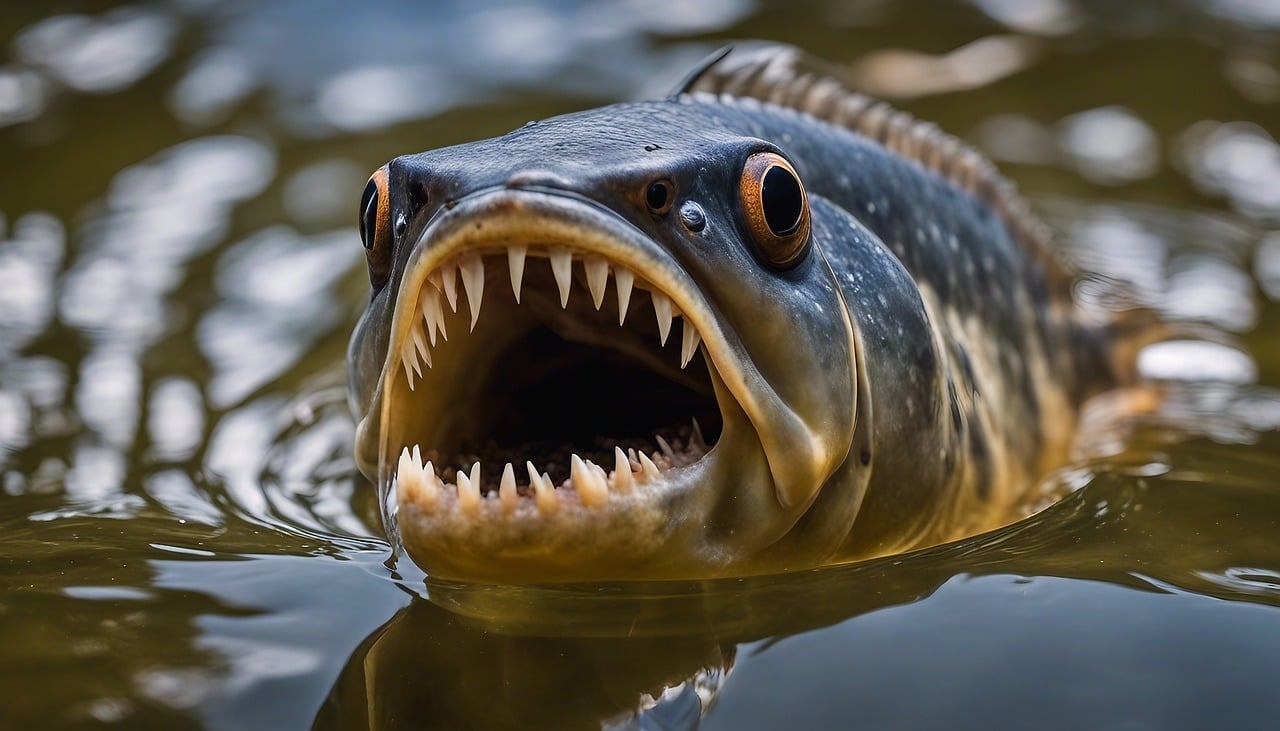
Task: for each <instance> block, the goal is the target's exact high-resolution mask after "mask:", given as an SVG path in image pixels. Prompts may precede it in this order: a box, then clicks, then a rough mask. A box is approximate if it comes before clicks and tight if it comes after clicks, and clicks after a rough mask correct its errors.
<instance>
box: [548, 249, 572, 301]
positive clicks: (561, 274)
mask: <svg viewBox="0 0 1280 731" xmlns="http://www.w3.org/2000/svg"><path fill="white" fill-rule="evenodd" d="M550 256H551V272H552V273H553V274H555V276H556V286H557V287H559V288H560V306H561V307H568V306H569V289H570V288H571V287H572V286H573V284H572V282H573V278H572V274H573V254H572V253H570V252H569V250H568V249H565V248H563V247H560V246H553V247H551V251H550Z"/></svg>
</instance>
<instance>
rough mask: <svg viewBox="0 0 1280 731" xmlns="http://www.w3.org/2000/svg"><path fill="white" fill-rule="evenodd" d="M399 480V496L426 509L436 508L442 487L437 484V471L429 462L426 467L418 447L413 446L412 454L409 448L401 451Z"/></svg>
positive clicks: (397, 472) (398, 471)
mask: <svg viewBox="0 0 1280 731" xmlns="http://www.w3.org/2000/svg"><path fill="white" fill-rule="evenodd" d="M396 474H397V477H398V480H399V486H398V489H399V498H400V499H401V500H404V501H406V502H410V503H413V504H415V505H419V506H421V507H423V508H426V509H428V510H429V509H431V508H434V507H435V505H436V503H437V502H439V499H440V489H439V487H438V486H437V485H436V473H435V470H434V469H433V468H432V467H431V463H430V462H428V463H427V464H426V467H425V468H424V467H423V465H422V460H421V455H420V454H419V452H418V447H416V446H415V447H414V448H413V455H412V456H410V454H409V448H408V447H405V448H404V451H402V452H401V453H400V466H399V469H398V470H397V471H396Z"/></svg>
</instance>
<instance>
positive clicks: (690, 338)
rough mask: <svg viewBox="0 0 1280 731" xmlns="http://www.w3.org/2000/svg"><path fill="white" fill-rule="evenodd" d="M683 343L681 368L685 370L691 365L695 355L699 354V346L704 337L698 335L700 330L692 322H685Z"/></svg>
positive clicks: (681, 346)
mask: <svg viewBox="0 0 1280 731" xmlns="http://www.w3.org/2000/svg"><path fill="white" fill-rule="evenodd" d="M682 337H683V342H681V343H680V367H681V368H684V367H685V366H687V365H689V361H691V360H693V355H694V353H697V352H698V344H699V343H701V342H702V336H701V335H699V334H698V329H697V328H695V327H694V326H693V323H692V322H689V321H688V320H685V321H684V334H683V336H682Z"/></svg>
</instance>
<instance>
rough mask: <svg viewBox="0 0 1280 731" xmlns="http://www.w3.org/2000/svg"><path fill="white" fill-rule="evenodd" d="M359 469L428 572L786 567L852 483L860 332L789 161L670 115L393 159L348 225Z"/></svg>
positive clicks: (557, 575)
mask: <svg viewBox="0 0 1280 731" xmlns="http://www.w3.org/2000/svg"><path fill="white" fill-rule="evenodd" d="M360 221H361V232H362V239H363V241H364V243H365V248H366V251H367V254H368V258H369V272H370V280H371V283H372V295H371V298H370V301H369V303H368V306H367V309H366V311H365V312H364V315H363V317H362V318H361V320H360V322H359V325H358V326H357V328H356V330H355V332H354V335H353V337H352V339H351V343H350V348H349V353H348V360H349V386H350V388H349V392H350V400H351V405H352V409H353V411H354V412H355V414H356V416H357V419H358V422H359V423H358V428H357V438H356V455H357V463H358V464H359V467H360V469H361V471H362V472H364V473H365V474H366V475H368V476H369V477H370V478H371V479H373V480H374V481H375V482H377V484H378V485H379V489H380V490H382V497H383V499H382V506H383V517H384V520H385V523H386V525H387V527H388V532H389V533H390V534H392V536H393V542H396V541H398V542H400V544H402V545H403V548H404V549H405V550H406V551H407V553H408V554H409V556H410V557H411V558H412V559H413V560H414V561H415V562H416V563H418V564H419V565H420V566H421V567H422V568H423V569H425V570H426V571H428V572H429V573H431V574H433V575H436V576H441V577H447V578H456V579H474V580H485V581H509V582H533V581H564V580H599V579H648V578H701V577H705V576H712V575H723V574H733V573H748V572H751V571H753V570H758V569H759V567H761V566H764V565H770V566H776V565H778V563H777V557H772V558H769V548H770V547H771V546H774V545H775V544H778V543H779V541H780V540H781V539H782V538H783V537H785V536H786V535H787V533H788V532H789V531H791V530H792V529H793V528H794V527H795V526H796V525H797V522H798V521H799V520H800V518H801V517H802V516H803V515H804V513H805V512H806V511H807V510H808V509H809V508H810V507H811V505H813V503H814V501H815V497H816V496H817V495H818V494H819V492H820V490H821V489H822V488H823V485H824V483H826V482H828V480H829V479H830V478H831V477H832V475H833V474H834V473H835V472H836V471H837V469H838V468H839V467H840V465H841V464H842V463H843V462H844V461H845V459H846V457H847V455H848V453H849V449H850V443H851V439H852V434H853V431H854V426H855V421H856V413H857V392H858V389H857V386H856V379H857V378H858V373H857V368H856V366H855V363H856V357H855V356H856V353H855V341H854V336H853V330H852V325H851V318H850V316H849V313H848V311H847V309H846V307H845V304H844V302H843V300H842V299H841V295H840V291H839V288H838V286H837V283H836V281H835V277H834V275H833V273H832V271H831V269H830V267H829V266H828V265H827V264H826V261H825V259H824V257H823V253H822V241H823V239H824V237H830V236H831V235H833V234H832V232H831V230H830V227H829V226H827V225H826V224H825V223H824V222H823V221H821V220H815V217H814V208H813V206H812V205H811V201H810V199H809V194H808V193H806V190H805V187H804V183H803V176H802V175H801V173H800V171H798V170H797V169H796V166H795V163H794V162H793V161H791V160H790V159H789V158H788V156H787V153H786V151H785V149H783V147H782V146H780V145H778V144H775V143H773V142H771V141H767V140H764V139H759V138H755V137H751V136H749V135H743V134H742V133H741V132H740V131H734V130H733V129H730V128H729V127H728V126H725V125H722V124H720V123H719V120H718V119H717V118H716V117H715V115H711V114H708V113H705V112H701V113H700V112H697V111H696V110H693V109H690V108H688V107H686V106H685V105H682V104H680V103H678V102H675V101H664V102H641V103H634V104H625V105H615V106H611V107H605V108H602V109H599V110H593V111H591V112H583V113H578V114H572V115H567V116H564V117H559V118H555V119H551V120H547V121H543V122H538V123H532V124H530V125H528V126H526V127H523V128H521V129H519V130H516V131H514V132H512V133H510V134H507V135H505V136H502V137H498V138H494V139H490V140H483V141H479V142H473V143H468V144H464V145H459V146H455V147H447V148H442V149H438V150H434V151H430V152H426V153H422V154H416V155H409V156H405V157H400V158H396V159H395V160H393V161H391V162H390V163H389V164H388V165H386V166H384V167H383V168H381V169H380V170H378V171H377V172H376V173H375V174H374V175H373V177H372V178H371V180H370V182H369V185H368V187H367V188H366V191H365V194H364V196H363V199H362V201H361V207H360Z"/></svg>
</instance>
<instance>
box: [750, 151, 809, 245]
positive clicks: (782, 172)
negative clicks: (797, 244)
mask: <svg viewBox="0 0 1280 731" xmlns="http://www.w3.org/2000/svg"><path fill="white" fill-rule="evenodd" d="M760 188H761V190H760V207H761V208H762V209H764V220H765V223H767V224H768V225H769V230H770V231H772V232H773V235H774V236H786V235H787V234H789V233H792V232H794V231H795V229H796V227H797V226H799V225H800V216H801V214H802V213H803V210H802V207H803V205H804V195H803V194H802V193H801V191H800V181H799V180H796V176H794V175H792V174H791V173H790V171H788V170H787V169H786V168H784V167H780V166H777V165H775V166H774V167H771V168H769V170H768V172H766V173H765V174H764V180H763V181H761V185H760Z"/></svg>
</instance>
